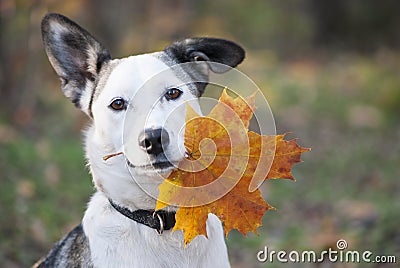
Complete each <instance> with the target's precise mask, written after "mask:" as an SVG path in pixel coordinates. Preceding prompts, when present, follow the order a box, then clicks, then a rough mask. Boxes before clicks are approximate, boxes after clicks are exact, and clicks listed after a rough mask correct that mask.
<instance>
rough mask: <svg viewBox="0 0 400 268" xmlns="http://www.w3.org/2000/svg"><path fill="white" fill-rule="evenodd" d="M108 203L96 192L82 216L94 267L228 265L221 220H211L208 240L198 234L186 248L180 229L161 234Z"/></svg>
mask: <svg viewBox="0 0 400 268" xmlns="http://www.w3.org/2000/svg"><path fill="white" fill-rule="evenodd" d="M107 202H108V200H107V199H105V198H104V197H102V196H101V194H99V193H97V194H95V196H94V197H93V199H92V201H91V203H90V205H89V208H88V210H87V211H86V213H85V217H84V219H83V227H84V230H85V233H86V235H87V237H88V239H89V244H90V251H91V256H92V261H93V264H94V266H95V267H228V266H229V262H228V256H227V250H226V245H225V242H224V239H223V234H222V226H221V224H220V222H218V220H217V221H215V220H214V219H213V220H211V222H210V224H209V225H211V226H208V228H207V232H208V239H206V238H205V237H203V236H199V237H196V238H195V239H194V240H193V241H192V242H191V244H190V245H189V246H188V247H187V248H186V249H184V247H183V237H182V233H181V232H180V231H176V232H174V233H172V232H171V231H166V232H164V233H163V234H162V235H159V234H157V233H156V231H155V230H154V229H151V228H149V227H147V226H144V225H142V224H138V223H136V222H134V221H131V220H130V219H128V218H126V217H124V216H123V215H121V214H119V213H118V212H116V211H114V210H112V209H110V207H109V206H108V204H107ZM214 225H215V226H214Z"/></svg>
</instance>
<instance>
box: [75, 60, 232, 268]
mask: <svg viewBox="0 0 400 268" xmlns="http://www.w3.org/2000/svg"><path fill="white" fill-rule="evenodd" d="M156 56H157V54H145V55H139V56H133V57H129V58H126V59H122V60H114V64H115V65H116V66H115V67H114V68H113V69H112V72H111V73H110V75H109V76H108V79H107V81H101V82H102V83H104V87H103V88H102V89H101V92H100V93H98V96H97V97H96V98H95V100H94V103H93V108H92V112H93V118H94V120H93V124H92V126H91V127H90V128H89V129H88V130H87V131H86V156H87V159H88V164H89V166H90V170H91V173H92V176H93V181H94V184H95V186H96V188H97V190H98V191H97V193H96V194H95V195H94V196H93V198H92V200H91V202H90V203H89V206H88V209H87V211H86V213H85V216H84V219H83V228H84V231H85V234H86V235H87V237H88V239H89V243H90V249H91V255H92V259H93V262H94V265H95V267H229V261H228V255H227V249H226V245H225V241H224V235H223V229H222V226H221V222H220V221H219V219H218V218H217V217H216V216H214V215H212V214H210V215H209V218H208V221H207V235H208V238H205V237H204V236H198V237H196V238H195V239H194V240H193V241H192V242H191V243H190V244H189V245H188V246H187V248H186V249H184V247H183V236H182V232H180V231H176V232H172V231H164V233H163V234H161V235H159V234H157V233H156V231H155V230H154V229H151V228H149V227H147V226H145V225H142V224H138V223H136V222H134V221H132V220H130V219H128V218H126V217H125V216H123V215H122V214H120V213H119V212H117V211H116V210H115V209H113V208H112V207H111V206H110V203H109V201H108V198H111V199H112V200H113V201H114V202H115V203H117V204H119V205H121V206H124V207H127V208H129V209H131V210H136V209H154V208H155V203H156V198H157V195H158V185H159V184H160V183H161V182H162V180H163V179H164V178H165V177H166V176H167V175H168V173H169V172H170V170H167V171H163V172H162V173H160V174H161V175H160V174H159V173H157V172H155V171H154V170H149V169H142V168H131V167H129V166H128V165H127V162H126V157H128V158H129V160H130V162H131V163H132V164H134V165H145V164H148V163H149V159H148V156H147V154H146V153H145V152H144V151H143V150H141V149H140V148H139V146H138V142H137V140H138V135H139V133H140V131H142V130H143V129H144V128H147V127H159V126H162V127H164V128H165V129H166V130H167V131H168V133H169V135H170V140H171V141H170V145H169V146H168V148H167V149H166V150H165V153H166V155H167V157H168V158H169V159H171V160H173V161H179V160H180V159H182V157H183V152H182V151H181V150H180V148H182V146H183V131H181V127H182V126H183V125H184V122H185V111H186V106H185V101H188V100H191V99H194V98H195V96H194V94H193V93H192V92H190V90H189V89H188V88H186V87H182V86H181V87H179V88H180V89H181V90H182V91H183V94H182V96H181V97H180V98H179V99H178V100H175V101H167V100H165V99H163V98H161V99H160V96H163V94H164V92H165V91H166V90H167V89H168V88H169V87H171V86H176V85H179V84H180V82H181V81H180V80H179V79H178V78H176V77H173V76H171V75H168V76H156V78H155V79H154V75H156V74H158V73H159V72H162V71H166V72H168V66H167V65H166V64H164V63H163V62H162V61H160V60H159V59H158V58H157V57H156ZM152 77H153V79H151V80H150V81H151V82H149V83H147V81H149V79H150V78H152ZM157 77H158V79H157ZM165 77H168V79H164V78H165ZM143 86H144V87H145V88H144V89H143V90H145V91H143V92H145V94H144V95H143V96H142V94H141V92H142V87H143ZM135 94H136V96H135ZM132 96H134V97H132ZM116 97H122V98H124V99H126V100H129V105H130V106H129V109H128V110H127V111H120V112H116V111H112V110H111V109H110V108H109V107H108V106H109V105H110V103H111V102H112V100H113V99H114V98H116ZM191 105H192V106H193V107H194V108H195V109H196V110H197V111H200V109H199V106H198V104H193V103H192V104H191ZM127 113H128V115H127ZM124 120H127V123H126V125H124ZM124 126H125V128H124ZM124 129H125V137H124ZM119 151H123V152H124V153H125V155H120V156H115V157H113V158H110V159H108V160H107V161H104V160H103V159H102V158H103V156H106V155H109V154H112V153H117V152H119Z"/></svg>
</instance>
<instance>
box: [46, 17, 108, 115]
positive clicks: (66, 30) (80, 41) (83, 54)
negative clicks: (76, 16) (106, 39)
mask: <svg viewBox="0 0 400 268" xmlns="http://www.w3.org/2000/svg"><path fill="white" fill-rule="evenodd" d="M42 37H43V43H44V46H45V49H46V53H47V56H48V58H49V60H50V63H51V65H52V66H53V68H54V70H55V71H56V72H57V74H58V76H59V77H60V79H61V88H62V90H63V92H64V94H65V96H67V97H68V98H69V99H70V100H71V101H72V102H73V103H74V104H75V105H76V106H77V107H78V108H80V109H82V110H83V111H84V112H86V113H87V114H89V115H91V111H90V109H91V107H90V106H91V101H92V95H93V91H94V88H95V86H96V81H97V79H98V78H99V72H100V69H101V68H102V66H103V65H104V63H106V62H107V61H109V60H110V59H111V56H110V53H109V52H108V50H107V49H105V48H104V47H103V46H102V45H101V44H100V43H99V42H98V41H97V40H96V39H95V38H94V37H93V36H91V35H90V34H89V33H88V32H87V31H86V30H85V29H83V28H81V27H80V26H79V25H78V24H76V23H75V22H73V21H71V20H70V19H68V18H67V17H64V16H62V15H60V14H54V13H50V14H47V15H46V16H45V17H44V18H43V20H42Z"/></svg>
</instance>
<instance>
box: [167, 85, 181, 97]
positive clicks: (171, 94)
mask: <svg viewBox="0 0 400 268" xmlns="http://www.w3.org/2000/svg"><path fill="white" fill-rule="evenodd" d="M181 95H182V91H181V90H179V89H177V88H171V89H169V90H168V91H167V93H165V98H167V100H175V99H177V98H179V97H180V96H181Z"/></svg>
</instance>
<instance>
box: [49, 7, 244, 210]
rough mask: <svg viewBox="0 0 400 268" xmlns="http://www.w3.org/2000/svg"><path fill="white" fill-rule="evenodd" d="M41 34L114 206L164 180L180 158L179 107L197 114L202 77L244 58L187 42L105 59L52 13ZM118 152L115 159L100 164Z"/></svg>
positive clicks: (239, 52)
mask: <svg viewBox="0 0 400 268" xmlns="http://www.w3.org/2000/svg"><path fill="white" fill-rule="evenodd" d="M42 34H43V41H44V45H45V49H46V53H47V55H48V57H49V60H50V62H51V64H52V66H53V68H54V69H55V71H56V72H57V74H58V76H59V77H60V79H61V88H62V90H63V92H64V94H65V95H66V96H67V97H68V98H69V99H70V100H71V101H72V102H73V103H74V104H75V105H76V106H77V107H78V108H80V109H81V110H82V111H84V112H85V113H86V114H88V115H89V117H91V118H92V119H93V120H92V122H93V124H92V127H91V128H90V129H89V130H88V131H87V140H86V149H87V157H88V160H89V164H90V166H91V171H92V173H93V177H94V182H95V184H96V186H97V188H98V190H101V191H103V192H104V193H105V194H106V195H107V196H108V197H109V198H112V199H113V200H120V201H121V202H124V201H125V200H126V199H134V198H135V195H140V191H138V187H137V184H136V183H138V182H139V183H141V184H146V185H147V184H152V183H153V184H154V185H157V184H158V183H159V182H160V180H158V181H157V183H154V182H152V180H153V179H154V177H159V175H162V176H166V175H167V174H168V172H170V171H171V169H172V168H173V167H174V165H176V163H178V162H179V161H180V160H181V159H182V158H183V157H184V149H183V147H184V146H183V133H184V124H185V114H186V104H185V103H187V102H189V103H190V105H191V106H192V107H193V108H194V109H195V110H197V111H198V112H200V108H199V105H198V102H197V99H198V98H199V97H200V96H201V94H202V93H203V92H204V89H205V86H206V84H207V82H208V73H209V71H212V72H225V71H227V70H228V69H229V66H230V67H235V66H236V65H237V64H239V63H240V62H241V61H242V60H243V58H244V51H243V49H242V48H241V47H240V46H238V45H236V44H235V43H233V42H231V41H227V40H223V39H216V38H191V39H186V40H183V41H179V42H175V43H173V44H171V45H170V46H168V47H167V48H165V49H164V50H163V51H161V52H155V53H151V54H143V55H137V56H131V57H128V58H123V59H115V60H113V59H111V56H110V54H109V52H108V50H107V49H105V48H104V47H103V46H102V45H101V44H100V43H99V42H98V41H96V40H95V39H94V38H93V37H92V36H91V35H90V34H89V33H88V32H87V31H86V30H84V29H82V28H81V27H80V26H78V25H77V24H75V23H74V22H72V21H70V20H69V19H67V18H66V17H64V16H62V15H58V14H49V15H47V16H46V17H45V18H44V19H43V21H42ZM213 62H215V63H216V64H213ZM224 66H225V67H224ZM121 151H122V152H124V156H122V157H121V156H120V157H114V158H113V159H109V160H108V161H107V162H106V161H104V160H103V159H102V157H103V156H106V155H110V154H113V153H118V152H121ZM121 159H122V160H121ZM132 178H133V179H134V180H132ZM146 191H150V192H156V191H157V190H156V187H150V188H148V189H146ZM150 194H154V193H150ZM140 199H141V200H140V202H142V201H143V199H145V198H143V197H141V198H140ZM133 203H135V201H133ZM136 203H138V202H136ZM136 203H135V205H137V204H136ZM141 206H142V207H143V205H138V207H141ZM144 207H146V205H144Z"/></svg>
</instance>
